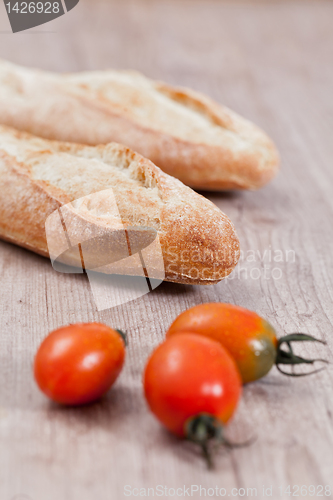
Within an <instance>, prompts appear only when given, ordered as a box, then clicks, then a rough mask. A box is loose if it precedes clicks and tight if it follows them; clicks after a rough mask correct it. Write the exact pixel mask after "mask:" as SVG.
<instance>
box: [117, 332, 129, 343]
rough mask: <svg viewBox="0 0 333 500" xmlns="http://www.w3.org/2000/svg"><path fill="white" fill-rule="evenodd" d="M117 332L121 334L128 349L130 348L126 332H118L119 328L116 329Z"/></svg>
mask: <svg viewBox="0 0 333 500" xmlns="http://www.w3.org/2000/svg"><path fill="white" fill-rule="evenodd" d="M116 332H118V333H119V335H120V336H121V338H122V339H123V341H124V344H125V347H127V346H128V340H127V334H126V333H125V332H123V331H122V330H118V329H117V328H116Z"/></svg>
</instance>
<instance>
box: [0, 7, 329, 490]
mask: <svg viewBox="0 0 333 500" xmlns="http://www.w3.org/2000/svg"><path fill="white" fill-rule="evenodd" d="M0 16H1V20H0V31H1V33H0V57H3V58H7V59H9V60H11V61H14V62H17V63H22V64H26V65H34V66H39V67H41V68H45V69H51V70H59V71H68V70H83V69H86V70H89V69H101V68H108V67H114V68H135V69H138V70H140V71H142V72H144V73H145V74H147V75H148V76H151V77H154V78H159V79H164V80H166V81H168V82H171V83H176V84H181V85H187V86H191V87H193V88H195V89H198V90H201V91H204V92H206V93H207V94H209V95H211V96H212V97H213V98H215V99H217V100H218V101H220V102H223V103H224V104H226V105H228V106H229V107H231V108H233V109H235V110H236V111H238V112H240V113H241V114H242V115H244V116H246V117H248V118H250V119H252V120H253V121H255V122H256V123H257V124H259V125H260V126H262V127H263V128H265V129H266V130H267V131H268V132H269V133H270V134H271V136H272V137H273V138H274V139H275V141H276V143H277V145H278V147H279V149H280V152H281V156H282V169H281V173H280V175H279V176H278V177H277V179H276V180H274V181H273V182H272V183H271V184H270V185H269V186H267V187H266V188H264V189H262V190H261V191H259V192H234V193H229V194H222V193H221V194H220V193H216V194H209V193H205V195H206V196H208V197H209V198H210V199H211V200H212V201H213V202H214V203H216V205H218V207H220V208H221V209H222V210H223V211H225V212H226V213H227V214H228V215H229V216H230V218H231V219H232V220H233V222H234V223H235V225H236V228H237V231H238V235H239V238H240V241H241V246H242V250H243V256H242V259H241V262H240V264H239V266H238V268H237V269H236V271H235V272H234V273H233V275H232V276H231V278H230V279H228V280H227V281H224V282H221V283H220V284H218V285H215V286H210V287H199V286H196V287H191V286H181V285H175V284H170V283H165V284H162V285H161V286H160V287H159V288H158V289H157V290H156V291H154V292H153V293H150V294H148V295H146V296H144V297H142V298H140V299H138V300H136V301H134V302H131V303H128V304H124V305H122V306H120V307H117V308H113V309H109V310H105V311H102V312H98V311H97V310H96V306H95V304H94V301H93V298H92V293H91V290H90V287H89V283H88V281H87V279H86V277H85V276H80V275H65V274H59V273H57V272H55V271H54V270H53V269H52V267H51V265H50V263H49V261H48V260H47V259H43V258H41V257H39V256H37V255H34V254H32V253H29V252H28V251H25V250H23V249H20V248H18V247H15V246H12V245H10V244H7V243H2V242H1V243H0V272H1V288H0V297H1V298H0V346H1V352H0V356H1V364H0V380H1V382H0V443H1V445H0V499H1V500H13V499H15V500H118V499H121V498H125V493H126V491H127V492H128V491H132V493H133V494H134V493H140V491H139V490H138V491H137V490H130V489H129V488H128V489H127V490H125V489H124V487H125V486H126V485H128V486H129V487H130V488H146V491H144V490H142V491H141V493H142V494H143V493H144V492H145V493H146V495H147V496H148V493H149V494H150V497H151V496H152V490H149V491H148V488H149V487H150V488H155V487H156V486H157V485H161V486H163V488H164V487H167V488H183V486H184V485H186V487H189V486H190V485H193V486H194V489H195V487H196V485H197V486H198V487H200V485H201V486H202V488H214V489H215V487H216V486H217V487H218V488H225V489H226V496H228V495H229V496H231V497H232V496H233V497H234V498H243V497H245V498H248V497H251V494H252V496H255V491H254V490H253V491H250V490H249V491H247V489H248V488H257V497H258V498H264V496H263V486H265V489H267V488H269V487H272V496H271V498H274V499H275V498H280V490H279V487H280V486H281V487H282V491H283V492H284V490H285V489H286V488H287V486H288V485H291V486H293V485H299V486H302V485H314V486H316V488H317V487H318V486H319V485H323V486H324V487H325V486H326V485H329V484H331V486H332V487H333V425H332V414H333V369H332V367H328V369H327V370H326V371H324V372H322V373H319V374H317V375H314V376H312V377H308V378H301V379H291V378H287V377H283V376H282V375H280V374H279V373H278V372H277V370H276V369H273V370H272V372H271V373H270V374H269V376H267V377H266V378H265V379H264V380H261V381H259V382H257V383H254V384H251V385H249V386H247V387H245V389H244V398H243V401H242V405H241V408H240V410H239V412H238V415H237V417H236V419H235V421H234V422H233V423H232V425H231V426H230V430H229V436H231V437H232V438H233V439H234V440H243V439H245V438H247V437H249V436H252V435H254V434H255V435H256V436H257V440H256V442H255V443H254V444H252V446H250V447H249V448H244V449H237V450H233V451H227V450H224V451H223V450H221V452H220V453H219V454H218V456H217V458H216V468H215V471H212V472H208V471H207V470H206V466H205V463H204V462H203V460H202V458H201V456H200V454H199V453H198V452H197V451H196V449H195V448H193V446H191V445H189V444H186V443H183V442H180V441H178V440H176V439H175V438H173V437H172V436H170V435H169V434H168V433H167V432H165V431H164V430H163V429H162V428H161V426H160V425H159V424H158V422H157V421H156V420H155V419H154V418H153V416H152V415H151V414H150V413H149V412H148V410H147V408H146V405H145V402H144V399H143V396H142V388H141V374H142V370H143V367H144V364H145V361H146V359H147V356H148V355H149V353H150V352H151V351H152V349H153V348H154V347H155V346H156V345H157V344H158V343H159V342H161V340H162V339H163V335H164V332H165V330H166V328H167V327H168V325H169V324H170V323H171V321H172V320H173V319H174V318H175V317H176V316H177V314H179V313H180V312H181V311H183V310H184V309H186V308H188V307H190V306H193V305H195V304H199V303H202V302H208V301H226V302H231V303H235V304H239V305H242V306H245V307H247V308H249V309H254V310H256V311H257V312H258V313H259V314H261V315H263V316H264V317H266V318H267V319H268V320H269V321H270V322H271V323H272V324H273V325H274V326H275V327H276V328H277V330H278V332H279V333H280V334H284V333H286V332H287V333H288V332H294V331H303V332H308V333H311V334H314V335H316V336H318V337H319V338H321V339H326V340H327V342H328V347H327V348H326V349H325V348H322V347H320V346H318V345H307V346H305V347H304V348H303V351H302V352H303V353H305V354H307V355H316V356H318V355H324V356H327V357H330V352H331V348H332V323H333V307H332V300H333V288H332V285H333V283H332V272H333V266H332V254H333V245H332V242H333V229H332V227H333V223H332V219H331V217H333V168H332V166H333V165H332V158H333V140H332V127H333V98H332V85H333V65H332V62H333V30H332V23H333V3H332V2H330V1H321V0H318V1H312V2H311V1H305V0H304V1H294V2H291V1H290V2H289V1H274V0H271V1H262V2H261V1H256V2H243V3H242V2H238V1H237V2H231V1H230V2H228V3H226V2H223V1H218V0H216V1H215V0H201V1H199V0H194V1H190V0H170V1H167V0H155V1H154V0H146V1H145V0H123V1H120V0H119V1H116V0H108V1H104V2H103V1H95V2H93V1H91V2H90V1H89V0H81V2H80V4H79V5H78V6H77V7H76V8H75V9H73V10H72V11H71V12H70V13H69V14H67V15H65V16H63V17H62V18H59V19H57V20H55V21H54V22H52V23H50V24H47V25H44V26H43V27H39V28H35V29H34V30H32V31H31V32H26V33H21V34H16V35H12V34H11V33H10V31H9V24H8V21H7V20H6V17H5V11H4V6H3V4H2V3H1V5H0ZM0 183H1V181H0ZM0 185H1V184H0ZM265 252H266V253H265ZM96 320H97V321H102V322H105V323H107V324H109V325H114V326H115V327H120V328H122V329H124V330H126V331H127V332H128V334H129V340H130V346H129V349H128V357H127V364H126V367H125V370H124V371H123V373H122V375H121V377H120V378H119V380H118V382H117V384H116V386H115V387H114V389H113V390H112V391H111V393H110V394H109V396H108V397H107V398H106V399H105V400H103V401H102V402H100V403H98V404H95V405H93V406H91V407H87V408H83V409H77V410H74V409H62V408H59V407H57V406H55V405H52V404H50V403H49V402H48V401H47V400H46V399H45V398H44V397H43V395H42V394H41V393H40V392H39V391H38V389H37V388H36V386H35V383H34V381H33V377H32V371H31V368H32V361H33V356H34V353H35V352H36V349H37V347H38V345H39V343H40V342H41V340H42V339H43V338H44V337H45V336H46V335H47V333H48V332H49V331H50V330H51V329H54V328H56V327H58V326H60V325H64V324H68V323H70V322H77V321H96ZM233 488H237V489H239V488H244V490H242V489H241V490H240V491H239V495H238V493H237V491H236V490H232V489H233ZM291 491H293V490H291ZM294 492H295V493H297V490H296V489H295V490H294ZM172 493H173V491H172V490H170V491H168V495H169V496H166V495H164V496H161V497H160V498H171V496H172ZM179 493H180V492H179ZM185 493H186V492H185ZM213 493H214V492H213ZM217 493H218V494H217ZM217 493H216V492H215V493H214V494H213V495H212V496H211V498H220V497H221V494H223V493H224V490H221V492H219V491H218V492H217ZM266 493H267V494H269V493H270V491H267V492H266ZM299 493H300V492H299ZM317 493H320V489H317ZM199 494H200V491H193V498H201V497H204V490H202V492H201V497H200V496H199ZM208 494H212V490H209V491H208V490H207V497H208ZM323 494H324V496H325V492H323ZM132 496H133V495H132ZM156 496H157V491H155V497H156ZM266 496H267V495H266ZM176 498H181V496H180V494H179V495H178V496H177V495H176ZM265 498H266V497H265ZM282 498H288V496H287V495H284V496H283V497H282ZM303 498H313V497H311V496H310V494H309V492H308V493H307V494H305V495H304V496H303Z"/></svg>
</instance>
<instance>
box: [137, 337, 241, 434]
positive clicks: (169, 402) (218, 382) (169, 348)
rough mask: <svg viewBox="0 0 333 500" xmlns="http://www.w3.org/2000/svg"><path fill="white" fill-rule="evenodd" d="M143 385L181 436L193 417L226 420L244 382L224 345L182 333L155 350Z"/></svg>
mask: <svg viewBox="0 0 333 500" xmlns="http://www.w3.org/2000/svg"><path fill="white" fill-rule="evenodd" d="M144 390H145V396H146V399H147V402H148V404H149V406H150V409H151V410H152V412H153V413H154V414H155V415H156V417H157V418H158V419H159V420H160V421H161V422H162V424H164V425H165V427H167V428H168V429H169V430H170V431H171V432H173V433H174V434H176V435H177V436H179V437H189V435H188V431H189V428H190V427H191V422H193V421H195V420H196V419H198V417H199V418H200V416H204V419H203V420H205V417H206V416H211V417H213V419H214V420H215V422H216V421H218V422H219V423H221V424H225V423H227V422H228V420H229V419H230V418H231V417H232V415H233V413H234V411H235V409H236V407H237V404H238V400H239V398H240V395H241V391H242V386H241V377H240V374H239V372H238V369H237V366H236V364H235V362H234V360H233V359H232V358H231V356H230V355H229V353H228V352H227V351H226V349H224V347H223V346H221V345H220V344H219V343H218V342H215V341H213V340H211V339H207V338H205V337H202V336H199V335H195V334H190V333H180V334H179V335H175V336H173V337H170V338H169V339H167V340H166V341H165V342H164V343H163V344H161V345H160V346H159V347H158V348H157V349H156V350H155V351H154V352H153V354H152V356H151V357H150V359H149V361H148V363H147V366H146V370H145V374H144Z"/></svg>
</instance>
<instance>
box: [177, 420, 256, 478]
mask: <svg viewBox="0 0 333 500" xmlns="http://www.w3.org/2000/svg"><path fill="white" fill-rule="evenodd" d="M223 430H224V426H223V424H222V422H221V421H220V420H219V419H218V418H216V417H214V416H213V415H210V414H209V413H199V415H197V416H195V417H192V418H190V419H189V420H188V421H187V422H186V424H185V435H186V439H188V440H189V441H191V442H192V443H196V444H198V445H199V446H200V447H201V450H202V453H203V456H204V458H205V460H206V462H207V465H208V469H212V468H213V465H214V464H213V454H212V450H211V448H210V442H215V443H216V445H217V446H219V445H224V446H227V447H228V448H242V447H244V446H248V445H250V444H252V443H253V442H254V439H250V440H248V441H246V442H244V443H232V442H230V441H229V440H228V439H227V438H226V437H225V436H224V435H223Z"/></svg>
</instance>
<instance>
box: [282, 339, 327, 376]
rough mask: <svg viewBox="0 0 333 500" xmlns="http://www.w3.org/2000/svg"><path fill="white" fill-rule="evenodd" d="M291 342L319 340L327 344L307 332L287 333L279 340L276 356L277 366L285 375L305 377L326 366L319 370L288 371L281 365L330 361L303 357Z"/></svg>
mask: <svg viewBox="0 0 333 500" xmlns="http://www.w3.org/2000/svg"><path fill="white" fill-rule="evenodd" d="M291 342H319V343H321V344H324V345H326V342H324V341H323V340H319V339H316V338H315V337H312V335H307V334H305V333H290V334H289V335H285V336H284V337H281V338H280V339H279V340H278V344H277V356H276V361H275V364H276V367H277V369H278V370H279V372H280V373H282V374H283V375H287V376H289V377H304V376H306V375H311V374H313V373H318V372H320V371H322V370H323V369H324V368H319V369H318V370H313V371H311V372H308V373H288V372H285V371H283V370H281V368H280V367H279V365H291V366H295V365H300V364H313V363H315V362H317V361H321V362H322V363H328V361H327V360H325V359H307V358H302V357H301V356H297V355H296V354H295V353H294V351H293V348H292V345H291ZM283 344H286V345H287V347H288V350H285V349H282V346H283Z"/></svg>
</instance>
